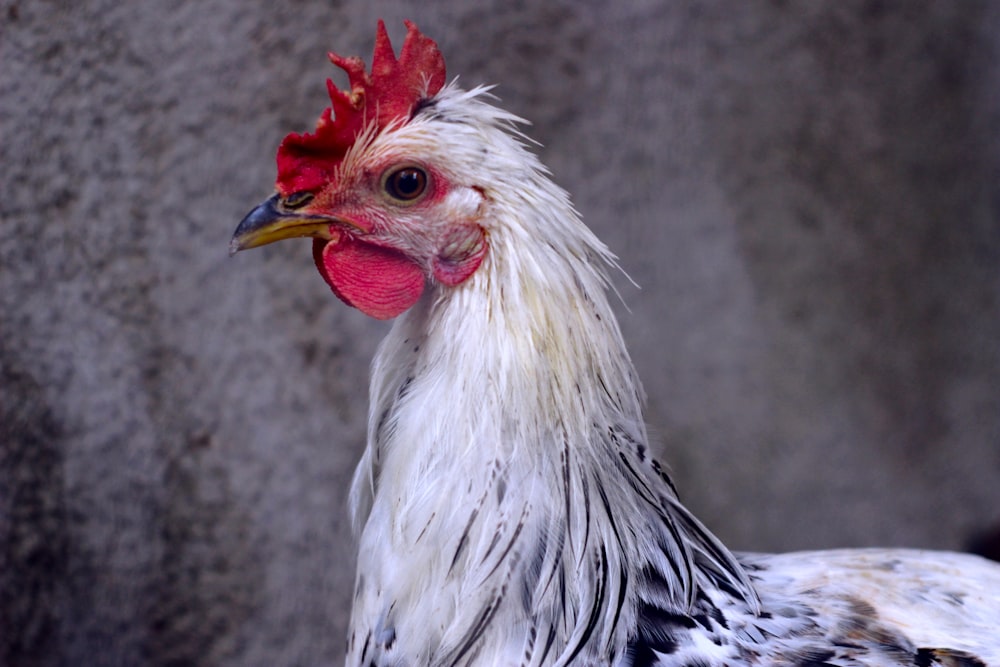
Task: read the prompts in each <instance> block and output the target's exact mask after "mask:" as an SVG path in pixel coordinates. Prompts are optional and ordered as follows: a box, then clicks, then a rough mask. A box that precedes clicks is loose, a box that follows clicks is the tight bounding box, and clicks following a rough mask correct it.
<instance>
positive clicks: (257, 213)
mask: <svg viewBox="0 0 1000 667" xmlns="http://www.w3.org/2000/svg"><path fill="white" fill-rule="evenodd" d="M343 222H344V221H342V220H340V219H337V218H332V217H330V216H325V215H310V214H308V213H303V212H301V211H295V210H289V209H286V208H285V207H284V205H283V203H282V198H281V196H280V195H277V194H276V195H274V196H273V197H271V198H270V199H268V200H266V201H264V202H263V203H261V204H260V205H259V206H258V207H257V208H255V209H254V210H252V211H250V212H249V213H247V215H246V217H245V218H243V220H242V221H241V222H240V224H239V225H238V226H237V227H236V231H235V232H233V240H232V241H230V242H229V254H230V255H235V254H236V253H237V252H239V251H240V250H248V249H250V248H256V247H258V246H262V245H267V244H268V243H274V242H275V241H283V240H284V239H292V238H298V237H302V236H307V237H312V238H323V239H329V238H331V234H330V225H331V224H338V223H339V224H343Z"/></svg>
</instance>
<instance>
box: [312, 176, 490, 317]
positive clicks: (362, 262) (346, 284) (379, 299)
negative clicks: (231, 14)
mask: <svg viewBox="0 0 1000 667" xmlns="http://www.w3.org/2000/svg"><path fill="white" fill-rule="evenodd" d="M400 164H401V162H400V161H399V160H397V159H393V158H386V159H384V160H383V161H381V162H380V163H379V164H375V165H371V166H370V167H366V168H364V169H360V170H358V173H342V174H341V175H340V176H341V178H340V179H339V180H338V182H336V183H328V184H327V187H325V188H324V189H323V190H322V191H321V192H320V193H317V195H316V197H315V198H314V200H313V202H311V204H310V206H309V212H310V214H313V215H315V214H319V215H326V216H329V217H331V218H333V219H335V221H336V220H340V221H343V223H342V224H340V223H337V222H335V221H334V222H332V223H331V225H330V228H329V231H330V237H331V238H330V239H329V240H327V239H316V241H315V242H314V245H313V259H314V261H315V263H316V267H317V269H319V272H320V274H321V275H322V276H323V279H324V280H326V282H327V284H328V285H329V286H330V288H331V289H332V290H333V292H334V294H336V295H337V296H338V297H339V298H340V299H341V300H342V301H344V302H345V303H347V304H348V305H351V306H354V307H355V308H358V309H359V310H361V311H362V312H364V313H365V314H367V315H369V316H371V317H375V318H377V319H391V318H393V317H396V316H397V315H400V314H401V313H403V312H404V311H405V310H407V309H408V308H410V307H411V306H413V305H414V304H415V303H416V302H417V300H418V299H419V298H420V296H421V294H422V293H423V291H424V288H425V285H426V282H427V280H428V279H432V280H434V281H436V282H437V283H439V284H441V285H445V286H448V287H454V286H457V285H459V284H461V283H462V282H464V281H465V280H467V279H468V278H469V277H470V276H471V275H472V274H473V273H474V272H475V271H476V269H477V268H478V267H479V265H480V264H481V263H482V261H483V258H484V257H485V255H486V251H487V247H488V244H487V240H486V234H485V232H484V230H483V229H482V227H480V226H479V225H478V224H477V223H476V221H475V216H463V217H458V216H460V215H462V213H463V212H462V211H460V210H456V207H455V206H450V205H449V202H448V201H446V200H447V198H448V194H449V192H450V187H449V184H448V181H447V179H446V178H445V177H444V176H443V175H442V174H440V173H438V172H436V171H435V170H433V169H432V168H430V167H426V166H423V165H421V168H422V169H423V170H424V171H425V172H426V173H427V185H426V189H425V191H424V192H423V193H422V194H421V195H420V196H419V197H417V198H416V199H414V200H413V201H409V202H400V201H397V200H393V198H392V197H391V196H389V195H388V194H387V193H386V192H384V191H383V189H382V188H383V183H382V180H383V179H382V176H381V174H385V173H391V172H392V171H394V170H395V169H398V168H399V166H400ZM403 164H405V163H403ZM481 196H482V195H481V193H478V192H477V193H475V201H476V202H478V201H479V200H480V198H481Z"/></svg>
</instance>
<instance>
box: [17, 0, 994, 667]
mask: <svg viewBox="0 0 1000 667" xmlns="http://www.w3.org/2000/svg"><path fill="white" fill-rule="evenodd" d="M379 17H382V18H385V19H386V21H387V23H388V26H389V31H390V34H391V35H392V37H393V38H394V41H395V42H396V45H397V47H398V46H399V44H400V43H401V39H402V36H403V34H404V28H403V25H402V19H403V18H411V19H413V20H414V21H416V22H417V24H418V25H419V26H420V28H421V29H422V30H423V31H424V32H425V33H427V34H428V35H430V36H431V37H433V38H435V39H436V40H437V41H438V42H439V44H440V46H441V49H442V51H443V52H444V54H445V57H446V59H447V62H448V67H449V76H455V75H460V76H461V81H462V83H464V84H465V85H466V86H472V85H475V84H479V83H496V84H498V88H497V89H496V91H495V92H496V93H497V95H498V96H499V97H500V98H501V100H502V103H501V104H502V106H503V107H505V108H507V109H509V110H511V111H513V112H515V113H517V114H519V115H521V116H524V117H525V118H528V119H530V120H531V121H532V122H533V126H532V127H531V128H529V130H528V133H529V134H530V135H531V136H532V137H534V138H535V139H537V140H538V141H540V142H541V144H542V146H541V147H540V148H539V149H538V151H539V153H540V154H541V156H542V159H543V161H544V162H545V163H546V164H548V165H549V166H550V167H551V168H552V170H553V172H554V174H555V178H556V180H557V181H558V182H559V183H560V184H561V185H562V186H564V187H565V188H566V189H568V190H569V191H570V192H571V193H572V195H573V197H574V200H575V202H576V204H577V206H578V208H579V209H580V211H581V212H582V213H583V215H584V217H585V219H586V221H587V222H588V224H590V225H591V226H592V227H593V228H594V229H595V230H596V231H597V232H598V234H599V235H600V236H601V237H602V238H603V239H604V240H605V241H606V242H607V243H608V244H609V245H610V246H611V248H612V249H613V250H614V251H615V252H616V253H617V254H618V255H619V257H620V258H621V264H622V266H623V267H624V269H625V270H626V271H627V272H628V273H629V275H630V276H631V277H632V278H633V279H634V280H635V282H636V283H638V285H639V286H640V288H639V289H637V288H636V287H634V286H633V285H632V284H631V283H630V282H629V281H628V280H627V279H626V278H625V277H623V276H619V277H617V279H616V283H617V285H618V288H619V290H620V291H621V293H622V297H623V299H624V302H625V304H626V305H627V307H621V308H619V312H620V315H621V319H622V324H623V327H624V329H625V332H626V335H627V338H628V342H629V344H630V348H631V351H632V353H633V356H634V358H635V360H636V362H637V365H638V366H639V369H640V373H641V375H642V377H643V379H644V381H645V386H646V389H647V391H648V394H649V410H648V420H649V423H650V427H651V430H652V432H653V433H654V434H655V436H656V438H657V442H658V445H657V447H658V450H659V452H660V456H661V458H662V459H663V460H664V461H665V462H666V463H668V464H669V465H670V466H671V467H672V469H673V472H674V476H675V479H676V482H677V485H678V487H679V488H680V491H681V494H682V497H683V498H684V499H685V500H686V501H687V503H688V504H689V505H690V506H691V507H692V508H693V509H694V510H695V512H696V513H697V514H698V515H699V516H700V517H701V518H702V519H704V520H705V522H706V523H707V524H708V525H709V526H710V527H711V528H712V529H713V530H715V531H716V532H717V533H718V534H719V535H720V536H721V537H722V538H723V539H724V540H725V541H726V542H727V543H728V544H730V546H732V547H734V548H736V549H742V550H791V549H810V548H821V547H842V546H868V545H891V546H910V547H931V548H947V549H962V548H965V547H966V546H967V545H968V543H969V540H970V539H971V538H972V537H973V536H975V535H978V534H982V533H983V532H984V531H988V530H989V529H990V526H994V525H996V524H997V523H998V522H1000V344H998V343H1000V180H998V176H1000V50H998V49H1000V3H997V2H976V1H974V0H967V1H963V2H952V1H951V0H942V1H940V2H931V1H914V2H881V1H877V0H870V1H867V2H861V1H847V2H844V1H842V0H826V1H817V2H808V3H796V2H784V1H779V0H773V1H763V0H751V1H746V0H717V1H705V2H662V1H653V0H631V1H628V2H621V3H608V2H600V3H598V2H587V1H586V0H572V1H569V0H565V1H563V0H544V1H532V2H526V1H521V0H515V1H513V2H511V1H510V0H504V1H502V2H501V1H500V0H492V1H488V2H479V3H464V2H459V1H457V0H455V1H451V2H439V3H419V4H418V3H412V4H409V3H405V2H381V1H380V2H368V1H361V0H355V1H343V2H320V1H312V2H306V1H287V2H272V1H271V0H244V1H242V2H237V1H235V0H204V1H201V2H193V1H182V0H177V1H172V2H161V3H152V2H146V3H140V2H120V1H118V2H112V1H110V0H86V1H83V2H76V3H69V2H55V1H43V0H37V1H34V2H28V1H27V0H0V63H2V67H0V133H2V136H0V165H2V166H0V183H2V185H0V661H2V664H6V665H11V666H16V667H21V666H28V667H30V666H33V665H39V666H49V665H94V666H102V665H209V666H214V665H220V666H222V665H232V666H236V665H282V666H284V665H303V666H305V665H310V666H312V665H317V666H320V665H339V664H341V663H342V659H343V658H342V651H343V646H344V634H345V631H344V628H345V625H346V621H347V611H346V610H347V605H348V601H349V599H350V590H351V586H352V580H353V570H354V562H353V547H352V538H351V531H350V527H349V525H348V522H347V519H346V510H345V499H346V486H347V480H348V477H349V474H350V471H351V469H352V467H353V465H354V462H355V460H356V458H357V457H358V454H359V450H360V448H361V446H362V444H363V433H364V425H365V423H366V391H367V389H366V387H367V368H368V363H369V360H370V358H371V356H372V353H373V351H374V348H375V346H376V344H377V341H378V340H379V338H380V337H381V336H382V334H383V333H384V332H385V331H386V325H385V324H383V323H378V322H375V321H372V320H369V319H367V318H366V317H365V316H363V315H362V314H361V313H359V312H358V311H354V310H351V309H349V308H347V307H346V306H344V305H343V304H342V303H340V302H339V301H338V300H337V299H336V298H334V297H333V295H332V294H330V291H329V289H328V288H327V287H326V285H325V284H324V283H323V281H322V280H321V279H320V277H319V276H318V275H317V274H316V272H315V269H314V268H313V266H312V261H311V257H310V247H309V243H308V242H307V241H302V242H300V243H292V242H288V243H283V244H279V245H276V246H269V247H266V248H264V249H261V250H255V251H254V252H252V253H246V254H241V255H239V256H237V257H235V258H232V259H230V258H228V257H227V249H228V248H227V246H228V242H229V237H230V234H231V233H232V231H233V229H234V228H235V226H236V223H237V222H238V221H239V220H240V218H241V217H242V216H243V214H244V213H246V212H247V211H248V210H249V209H250V208H252V207H253V206H254V205H255V204H256V203H257V202H258V201H260V200H261V199H263V198H264V197H266V196H268V195H269V194H270V192H271V188H272V184H273V179H274V153H275V149H276V147H277V145H278V143H279V141H280V140H281V138H282V137H283V136H284V135H285V134H286V133H288V132H290V131H304V130H309V129H311V128H312V127H313V124H314V123H315V120H316V118H317V117H318V115H319V113H320V111H321V110H322V109H323V107H324V106H326V105H327V103H328V101H327V97H326V91H325V87H324V79H325V78H326V77H328V76H334V77H335V79H336V80H337V81H342V79H340V78H337V77H339V73H338V72H336V71H335V69H334V68H333V67H332V66H331V65H330V64H329V63H328V62H327V60H326V52H327V51H328V50H336V51H338V52H340V53H343V54H361V55H363V56H364V57H365V58H366V60H367V59H369V58H370V53H371V47H372V43H373V39H374V33H375V22H376V19H377V18H379Z"/></svg>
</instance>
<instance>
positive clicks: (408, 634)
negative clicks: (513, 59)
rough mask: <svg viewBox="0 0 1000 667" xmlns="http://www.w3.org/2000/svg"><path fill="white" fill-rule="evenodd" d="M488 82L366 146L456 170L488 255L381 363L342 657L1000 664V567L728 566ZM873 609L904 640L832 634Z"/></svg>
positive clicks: (870, 563)
mask: <svg viewBox="0 0 1000 667" xmlns="http://www.w3.org/2000/svg"><path fill="white" fill-rule="evenodd" d="M484 93H485V90H484V89H477V90H474V91H472V92H463V91H461V90H458V89H457V88H455V87H454V86H453V85H452V86H447V87H446V88H445V89H444V90H443V91H441V92H440V93H439V94H438V95H437V96H435V98H434V99H433V100H432V101H431V102H430V103H429V104H428V105H426V107H425V108H422V109H421V110H420V111H419V112H418V113H417V115H416V116H415V118H414V119H412V120H411V121H409V122H407V123H406V124H405V125H402V126H393V127H391V128H388V129H387V130H386V131H384V132H382V133H381V134H379V135H378V136H375V137H373V138H371V140H370V141H369V142H367V143H366V146H365V148H366V150H371V151H376V152H379V151H385V152H391V151H395V152H399V153H400V154H407V155H413V156H414V157H415V158H417V159H420V160H422V161H427V162H429V163H433V164H435V165H436V166H437V167H438V168H441V169H448V168H451V169H452V171H450V172H446V173H447V176H448V178H449V180H450V181H452V182H453V183H459V184H464V185H465V186H467V187H464V188H462V187H459V188H455V189H454V191H453V193H452V194H449V197H452V198H453V199H454V201H451V200H449V202H448V205H449V206H453V207H454V208H455V210H456V211H463V210H466V209H467V208H468V207H470V206H474V207H475V211H476V216H477V223H478V224H480V225H481V226H482V227H483V228H484V229H485V230H486V233H487V235H488V240H489V252H488V255H487V257H486V259H485V260H484V262H483V264H482V265H481V266H480V267H479V269H478V271H477V272H476V273H475V274H474V275H473V276H472V277H471V278H470V279H468V280H467V281H465V282H464V283H462V284H460V285H459V286H457V287H440V286H438V287H435V288H433V289H429V290H428V291H427V292H426V293H425V294H424V296H423V298H422V299H421V301H420V302H419V303H418V304H417V305H416V306H415V307H413V308H412V309H410V310H409V311H408V312H407V313H405V314H404V315H403V316H402V317H400V318H399V319H398V320H397V321H396V323H395V325H394V326H393V328H392V331H391V333H390V334H389V335H388V337H387V338H386V340H385V341H384V342H383V343H382V345H381V347H380V349H379V352H378V354H377V357H376V359H375V361H374V364H373V368H372V386H371V421H370V428H369V435H368V447H367V449H366V452H365V454H364V457H363V459H362V461H361V463H360V465H359V467H358V470H357V473H356V476H355V480H354V485H353V489H352V506H353V511H354V519H355V522H356V525H357V527H358V529H359V531H360V545H359V555H358V563H359V566H358V568H359V569H358V577H357V590H356V594H355V600H354V609H353V618H352V632H351V637H350V642H349V654H348V659H347V664H348V665H364V666H365V667H367V666H368V665H410V666H418V665H434V666H437V665H503V666H515V665H566V664H571V663H572V664H577V665H609V664H621V665H628V664H635V665H637V666H638V665H653V664H662V665H668V664H678V665H680V664H689V665H691V664H701V665H724V664H725V665H736V664H762V665H763V664H803V665H805V664H817V665H818V664H830V665H855V664H870V665H883V664H914V665H917V664H928V665H930V664H936V663H934V662H932V661H929V660H931V659H932V658H933V659H934V660H937V658H936V657H934V654H932V653H919V651H920V650H921V649H927V650H936V649H943V650H953V651H965V652H967V653H968V654H969V655H972V656H978V659H979V660H981V661H983V663H984V664H1000V652H998V648H997V647H1000V593H998V591H1000V567H998V566H995V565H990V564H987V563H985V562H984V561H980V560H976V559H974V558H972V557H966V556H958V555H941V554H928V553H918V552H869V551H864V552H856V551H838V552H826V553H808V554H791V555H786V556H746V557H744V558H745V563H744V565H746V567H744V566H743V565H741V564H740V563H738V562H737V559H736V558H735V557H734V556H732V555H731V554H730V553H729V552H728V551H727V550H726V549H725V547H724V546H722V544H721V543H719V542H718V541H717V540H716V539H715V538H714V537H713V536H712V535H711V534H710V533H708V531H707V530H705V529H704V528H703V527H702V526H701V525H700V524H699V523H698V522H697V521H696V520H695V519H694V518H693V517H692V516H691V515H690V514H689V513H688V511H687V510H686V509H685V508H684V507H683V506H682V505H681V504H680V502H679V501H678V500H677V497H676V495H675V493H674V491H673V488H672V486H671V485H670V483H669V480H668V479H667V478H666V476H665V475H664V474H663V473H662V472H661V471H660V470H659V468H658V466H657V465H656V463H655V462H654V461H652V460H651V459H650V458H649V456H648V453H647V450H646V443H647V436H646V431H645V427H644V425H643V420H642V412H641V403H642V392H641V388H640V384H639V381H638V379H637V377H636V374H635V370H634V368H633V366H632V363H631V361H630V359H629V357H628V354H627V352H626V350H625V346H624V343H623V340H622V336H621V333H620V331H619V329H618V325H617V322H616V320H615V317H614V315H613V313H612V311H611V308H610V307H609V304H608V300H607V297H606V290H607V277H606V273H605V271H606V269H607V268H608V267H609V266H614V259H613V257H612V256H611V254H610V253H609V251H608V250H607V248H606V247H605V246H604V245H603V244H601V242H600V241H599V240H598V239H597V238H596V237H595V236H594V235H593V234H592V233H591V232H590V231H589V230H588V229H587V228H586V227H585V226H584V225H583V224H582V222H581V221H580V220H579V217H578V216H577V214H576V213H575V212H574V210H573V208H572V206H571V204H570V202H569V200H568V198H567V196H566V194H565V193H564V192H563V191H562V190H560V189H559V188H558V187H557V186H555V185H554V184H553V183H552V182H551V181H550V180H549V178H548V177H547V175H546V173H545V170H544V168H543V167H542V166H541V165H540V164H539V163H538V162H537V160H536V158H535V157H534V156H533V155H532V154H530V153H529V152H528V151H527V150H526V149H525V148H524V146H523V145H522V143H521V141H520V138H519V135H517V133H516V132H513V131H512V129H511V126H512V124H513V123H514V122H516V121H517V119H515V118H513V117H512V116H509V115H507V114H505V113H504V112H501V111H499V110H497V109H495V108H494V107H492V106H490V105H488V104H487V103H486V102H484V101H483V96H484ZM476 193H478V194H476ZM890 562H891V563H893V565H892V566H891V567H890V566H889V565H887V563H890ZM758 596H759V599H758ZM857 601H860V602H857ZM869 611H870V613H871V614H873V616H872V618H871V619H870V622H871V627H876V626H877V627H878V628H881V629H884V630H885V632H886V633H888V634H887V635H886V636H887V637H892V639H891V642H896V643H898V644H900V645H902V646H903V647H904V649H905V648H906V647H910V648H912V651H911V654H907V655H904V653H905V651H903V649H901V651H902V652H899V653H898V655H897V654H896V653H893V652H891V651H889V652H887V651H886V650H881V652H880V649H878V648H877V647H874V644H875V643H877V640H873V639H872V638H871V636H869V635H870V634H871V633H868V634H864V632H862V633H861V634H862V635H864V636H863V637H857V638H855V639H856V641H855V645H853V647H852V646H851V645H846V644H849V643H850V642H847V640H844V641H841V642H840V643H841V644H845V645H837V643H836V642H837V641H839V640H838V638H837V637H836V633H837V632H838V631H837V630H836V628H837V627H839V626H838V624H845V623H846V624H850V623H852V622H856V619H857V617H858V615H859V614H862V613H863V612H864V613H868V612H869ZM702 618H704V619H706V620H705V622H704V623H703V622H702V621H701V620H697V619H702ZM692 619H695V620H692ZM852 619H853V620H852ZM883 626H884V628H883ZM883 639H885V638H883ZM886 641H889V640H886ZM907 642H909V644H907ZM822 646H828V647H829V649H830V651H831V652H830V654H829V655H826V654H825V653H824V652H823V651H822V650H821V648H820V647H822ZM809 651H813V653H811V654H810V653H809ZM821 654H822V655H821ZM803 655H806V656H807V657H805V658H803V657H801V656H803ZM809 655H813V657H822V660H814V661H813V662H809V659H807V658H808V656H809ZM942 655H945V654H942ZM956 655H957V654H956ZM796 656H799V657H796ZM886 656H889V657H886ZM893 656H896V657H893ZM922 656H924V657H927V660H928V661H927V662H924V663H922V662H920V661H921V660H924V657H922ZM928 656H929V657H928ZM946 657H948V656H946ZM943 659H944V658H942V660H943ZM948 659H951V658H950V657H949V658H948ZM942 664H978V663H975V662H969V663H961V662H954V663H948V662H943V663H942Z"/></svg>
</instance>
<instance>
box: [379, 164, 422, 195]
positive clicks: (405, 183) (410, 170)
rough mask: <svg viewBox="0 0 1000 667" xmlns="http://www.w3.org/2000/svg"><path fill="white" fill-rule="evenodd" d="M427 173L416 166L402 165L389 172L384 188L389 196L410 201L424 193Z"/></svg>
mask: <svg viewBox="0 0 1000 667" xmlns="http://www.w3.org/2000/svg"><path fill="white" fill-rule="evenodd" d="M426 187H427V174H425V173H424V171H423V170H422V169H417V168H416V167H404V168H403V169H399V170H397V171H394V172H392V173H391V174H389V178H387V179H386V182H385V189H386V192H387V193H389V196H390V197H393V198H394V199H398V200H400V201H412V200H414V199H416V198H417V197H419V196H420V195H422V194H423V193H424V189H425V188H426Z"/></svg>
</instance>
